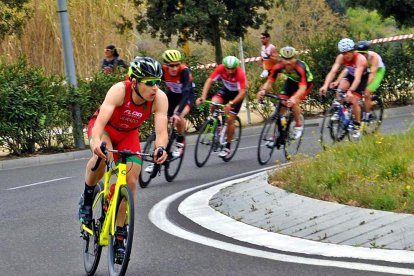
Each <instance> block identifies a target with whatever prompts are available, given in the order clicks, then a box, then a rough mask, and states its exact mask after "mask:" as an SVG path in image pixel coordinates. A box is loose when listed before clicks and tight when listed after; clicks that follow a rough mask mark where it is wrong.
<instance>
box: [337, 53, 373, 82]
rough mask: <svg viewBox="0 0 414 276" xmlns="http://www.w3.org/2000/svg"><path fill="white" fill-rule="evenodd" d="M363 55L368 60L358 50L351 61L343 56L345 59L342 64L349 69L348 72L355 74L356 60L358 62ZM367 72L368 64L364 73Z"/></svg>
mask: <svg viewBox="0 0 414 276" xmlns="http://www.w3.org/2000/svg"><path fill="white" fill-rule="evenodd" d="M361 57H362V58H363V59H364V60H366V58H365V57H364V56H363V55H362V54H360V53H357V52H354V53H353V54H352V59H351V60H350V61H346V60H345V58H342V60H343V62H342V65H345V67H346V69H347V70H348V74H350V75H352V76H355V70H356V68H357V65H356V62H357V59H358V58H361ZM365 72H367V67H366V66H365V69H364V73H365Z"/></svg>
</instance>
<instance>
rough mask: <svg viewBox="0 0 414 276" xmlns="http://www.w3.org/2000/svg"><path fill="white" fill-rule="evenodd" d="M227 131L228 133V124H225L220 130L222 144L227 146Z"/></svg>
mask: <svg viewBox="0 0 414 276" xmlns="http://www.w3.org/2000/svg"><path fill="white" fill-rule="evenodd" d="M226 131H227V123H226V122H225V123H224V125H223V127H222V128H221V130H220V144H222V145H225V144H226Z"/></svg>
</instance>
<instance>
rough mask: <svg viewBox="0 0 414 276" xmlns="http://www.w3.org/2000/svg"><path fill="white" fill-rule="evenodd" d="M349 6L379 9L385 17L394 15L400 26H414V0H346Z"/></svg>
mask: <svg viewBox="0 0 414 276" xmlns="http://www.w3.org/2000/svg"><path fill="white" fill-rule="evenodd" d="M346 5H347V6H348V7H357V6H360V7H365V8H367V9H370V10H377V11H378V13H379V14H381V16H382V17H383V18H387V17H390V16H393V17H394V18H395V20H396V21H397V24H398V26H399V27H401V26H414V1H413V0H399V1H396V0H393V1H384V0H346Z"/></svg>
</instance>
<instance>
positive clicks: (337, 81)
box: [334, 68, 348, 86]
mask: <svg viewBox="0 0 414 276" xmlns="http://www.w3.org/2000/svg"><path fill="white" fill-rule="evenodd" d="M346 74H348V69H346V68H344V69H343V70H342V72H341V73H340V74H339V75H338V77H337V78H336V80H335V81H334V83H335V84H336V85H335V86H338V84H339V82H340V81H341V80H342V79H343V78H345V76H346Z"/></svg>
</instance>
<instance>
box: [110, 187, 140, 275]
mask: <svg viewBox="0 0 414 276" xmlns="http://www.w3.org/2000/svg"><path fill="white" fill-rule="evenodd" d="M121 202H125V209H126V218H125V223H126V224H125V225H126V226H124V227H125V229H126V238H124V241H123V242H124V246H125V256H124V259H123V260H122V263H121V264H119V265H118V264H116V263H115V252H114V245H115V242H116V239H115V237H114V236H112V235H110V237H109V244H108V268H109V275H111V276H123V275H125V273H126V271H127V268H128V264H129V260H130V255H131V250H132V242H133V239H134V198H133V196H132V192H131V189H130V188H129V187H128V185H122V186H121V187H120V189H119V197H118V202H117V204H116V211H115V213H116V217H118V212H119V210H120V208H119V207H120V204H121ZM118 266H119V267H118Z"/></svg>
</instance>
